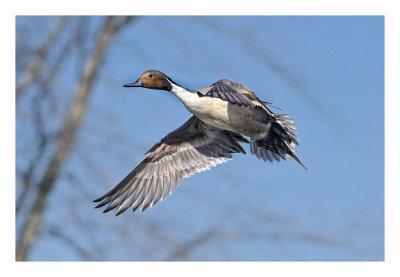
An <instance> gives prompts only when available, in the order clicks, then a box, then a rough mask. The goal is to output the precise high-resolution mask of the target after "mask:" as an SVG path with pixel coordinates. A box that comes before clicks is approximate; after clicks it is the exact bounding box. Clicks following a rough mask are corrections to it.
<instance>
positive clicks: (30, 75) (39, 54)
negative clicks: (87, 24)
mask: <svg viewBox="0 0 400 277" xmlns="http://www.w3.org/2000/svg"><path fill="white" fill-rule="evenodd" d="M66 20H67V17H64V16H62V17H60V18H59V19H58V21H57V24H56V25H55V26H54V28H53V30H52V31H51V32H50V34H49V36H48V37H47V38H46V39H45V41H44V42H43V44H42V45H41V46H40V47H39V48H38V49H37V50H36V53H35V55H34V57H33V58H32V60H31V61H30V63H29V64H28V66H27V68H26V69H25V70H24V72H23V73H22V77H21V81H20V83H19V84H18V86H17V89H16V97H17V98H18V97H19V96H21V94H22V93H23V92H24V91H25V89H26V88H27V87H28V86H29V84H31V83H32V81H33V80H34V79H35V78H36V76H37V74H38V73H39V72H40V70H41V68H42V65H43V60H44V59H45V57H46V55H47V53H48V50H49V48H50V47H51V45H52V44H53V43H54V41H55V40H56V38H57V37H58V36H59V34H60V33H61V30H62V28H63V27H64V25H65V22H66Z"/></svg>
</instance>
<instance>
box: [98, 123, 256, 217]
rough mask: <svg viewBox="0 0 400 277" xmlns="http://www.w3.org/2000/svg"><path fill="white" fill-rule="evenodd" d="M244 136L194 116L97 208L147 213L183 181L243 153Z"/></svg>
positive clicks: (154, 150)
mask: <svg viewBox="0 0 400 277" xmlns="http://www.w3.org/2000/svg"><path fill="white" fill-rule="evenodd" d="M238 142H248V140H246V139H245V138H243V137H242V136H241V135H239V134H236V133H233V132H229V131H225V130H222V129H217V128H214V127H212V126H210V125H208V124H206V123H204V122H203V121H201V120H199V119H198V118H197V117H195V116H192V117H191V118H190V119H189V120H188V121H187V122H186V123H185V124H183V125H182V126H181V127H179V128H178V129H177V130H175V131H173V132H171V133H169V134H168V135H167V136H166V137H164V138H163V139H162V140H160V141H159V142H157V143H156V144H155V145H154V146H153V147H152V148H151V149H150V150H149V151H147V153H146V154H148V155H147V156H146V158H145V159H144V160H143V161H142V162H141V163H140V164H139V165H137V166H136V167H135V168H134V169H133V170H132V171H131V172H130V173H129V174H128V175H127V176H126V177H125V178H124V179H123V180H122V181H121V182H120V183H119V184H117V185H116V186H115V187H114V188H113V189H111V190H110V191H109V192H108V193H106V194H105V195H103V196H102V197H100V198H98V199H96V200H94V202H100V201H102V202H101V203H100V204H99V205H97V206H96V208H99V207H102V206H104V205H106V204H109V205H108V207H107V208H106V209H105V210H104V212H108V211H111V210H112V209H114V208H116V207H117V206H119V209H118V212H117V214H116V215H119V214H121V213H123V212H124V211H126V210H127V209H128V208H129V207H132V209H133V211H135V210H136V209H137V208H138V207H139V206H141V211H144V210H145V209H146V208H147V207H148V206H149V205H150V206H153V205H155V204H156V203H157V202H158V201H159V200H163V199H164V198H165V197H166V196H167V195H168V194H171V193H172V192H173V191H174V190H175V188H176V187H177V186H178V185H179V183H180V182H181V181H182V179H183V178H185V177H189V176H191V175H193V174H194V173H196V172H201V171H204V170H207V169H209V168H210V167H212V166H215V165H217V164H219V163H222V162H225V161H227V160H230V159H232V155H231V153H244V154H245V151H244V150H243V148H242V147H241V146H240V144H239V143H238Z"/></svg>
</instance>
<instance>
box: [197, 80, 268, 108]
mask: <svg viewBox="0 0 400 277" xmlns="http://www.w3.org/2000/svg"><path fill="white" fill-rule="evenodd" d="M199 92H200V93H202V94H203V95H204V96H209V97H215V98H220V99H222V100H224V101H228V102H229V103H231V104H236V105H239V106H245V107H255V106H260V107H263V105H262V103H261V101H260V99H258V97H257V96H256V95H255V94H254V92H253V91H252V90H251V89H249V88H248V87H247V86H245V85H243V84H241V83H238V82H235V81H231V80H227V79H222V80H219V81H218V82H216V83H214V84H212V85H211V86H208V87H206V88H203V89H200V90H199Z"/></svg>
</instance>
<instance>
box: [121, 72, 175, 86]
mask: <svg viewBox="0 0 400 277" xmlns="http://www.w3.org/2000/svg"><path fill="white" fill-rule="evenodd" d="M171 81H172V80H170V79H169V78H168V77H167V75H165V74H164V73H162V72H160V71H157V70H149V71H145V72H143V73H142V75H140V77H139V79H137V80H136V82H133V83H129V84H125V85H124V87H126V88H128V87H144V88H150V89H160V90H167V91H170V90H171V89H172V85H171ZM172 82H173V81H172Z"/></svg>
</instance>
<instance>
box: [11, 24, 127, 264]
mask: <svg viewBox="0 0 400 277" xmlns="http://www.w3.org/2000/svg"><path fill="white" fill-rule="evenodd" d="M130 20H131V17H124V18H123V19H122V20H121V19H118V18H115V17H107V19H106V22H105V24H104V25H103V27H102V29H101V32H100V33H99V37H98V40H97V43H96V46H95V49H94V51H93V55H92V56H91V57H90V58H89V59H88V60H87V61H86V63H85V65H84V68H83V72H82V75H81V79H80V81H79V84H78V86H77V89H76V91H75V94H74V99H73V101H72V104H71V106H70V109H69V111H68V114H67V116H66V118H65V121H64V125H63V126H64V127H63V129H62V133H61V135H60V138H59V142H58V145H57V147H56V150H55V152H54V154H53V156H52V157H51V159H50V163H49V165H48V167H47V169H46V170H45V173H44V175H43V177H42V178H41V181H40V182H39V191H38V195H37V197H36V200H35V202H34V204H33V207H32V209H31V212H30V214H29V216H28V218H27V220H26V222H25V224H24V226H23V228H22V233H21V236H20V238H19V241H18V246H17V251H16V252H17V253H16V259H17V260H18V261H22V260H26V258H27V256H28V253H29V250H30V248H31V246H32V242H33V240H34V238H35V237H36V236H37V233H38V231H39V227H40V224H41V220H42V216H43V211H44V209H45V205H46V203H47V198H48V195H49V193H50V191H51V190H52V189H53V188H54V183H55V180H56V178H57V176H58V173H59V171H60V168H61V166H62V164H63V163H64V161H65V159H66V157H67V155H68V153H69V150H70V148H71V145H72V143H73V141H74V137H75V134H76V132H77V130H78V128H79V126H80V124H81V121H82V119H83V116H84V114H85V111H86V105H87V102H88V99H89V95H90V92H91V89H92V86H93V83H94V80H95V78H96V75H97V73H98V70H99V67H100V63H101V61H102V60H103V57H104V54H105V52H106V50H107V47H108V46H109V44H110V42H111V40H112V38H113V37H114V36H115V35H116V33H117V32H118V31H119V30H120V29H121V28H122V27H123V26H125V25H126V24H127V23H129V21H130Z"/></svg>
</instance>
